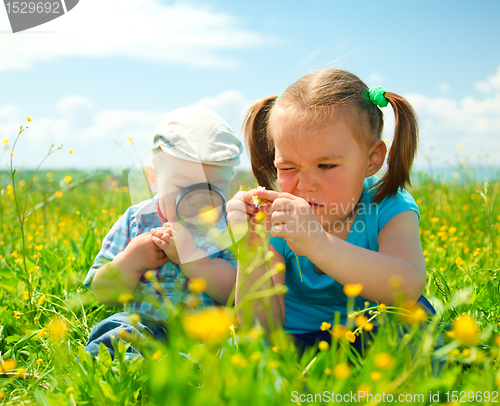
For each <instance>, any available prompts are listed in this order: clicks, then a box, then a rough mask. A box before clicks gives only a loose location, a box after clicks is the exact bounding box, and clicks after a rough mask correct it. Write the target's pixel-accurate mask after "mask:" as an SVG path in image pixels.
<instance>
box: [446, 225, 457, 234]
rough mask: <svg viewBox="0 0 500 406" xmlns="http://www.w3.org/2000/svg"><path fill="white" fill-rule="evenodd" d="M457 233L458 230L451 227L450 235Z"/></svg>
mask: <svg viewBox="0 0 500 406" xmlns="http://www.w3.org/2000/svg"><path fill="white" fill-rule="evenodd" d="M456 231H457V229H456V228H455V227H450V228H449V229H448V232H449V233H450V234H455V233H456Z"/></svg>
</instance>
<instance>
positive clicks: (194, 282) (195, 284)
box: [189, 278, 207, 293]
mask: <svg viewBox="0 0 500 406" xmlns="http://www.w3.org/2000/svg"><path fill="white" fill-rule="evenodd" d="M206 288H207V281H206V280H205V279H203V278H193V279H191V280H190V283H189V290H191V292H193V293H201V292H204V291H205V289H206Z"/></svg>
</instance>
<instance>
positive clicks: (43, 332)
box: [36, 327, 47, 338]
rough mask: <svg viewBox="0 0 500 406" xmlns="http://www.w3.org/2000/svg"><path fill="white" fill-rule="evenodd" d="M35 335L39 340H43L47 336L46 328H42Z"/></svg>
mask: <svg viewBox="0 0 500 406" xmlns="http://www.w3.org/2000/svg"><path fill="white" fill-rule="evenodd" d="M36 334H37V335H38V336H39V337H40V338H44V337H45V336H46V335H47V328H45V327H44V328H42V329H41V330H39V331H37V332H36Z"/></svg>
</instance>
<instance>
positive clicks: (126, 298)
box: [118, 292, 134, 304]
mask: <svg viewBox="0 0 500 406" xmlns="http://www.w3.org/2000/svg"><path fill="white" fill-rule="evenodd" d="M133 298H134V295H133V294H132V293H129V292H126V293H120V296H118V303H121V304H127V303H129V302H130V301H131V300H132V299H133Z"/></svg>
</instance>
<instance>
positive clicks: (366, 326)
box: [363, 323, 373, 331]
mask: <svg viewBox="0 0 500 406" xmlns="http://www.w3.org/2000/svg"><path fill="white" fill-rule="evenodd" d="M363 330H365V331H372V330H373V324H372V323H366V324H364V325H363Z"/></svg>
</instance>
